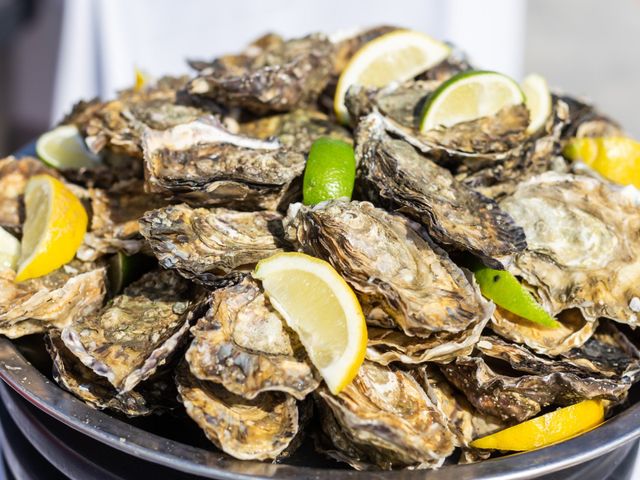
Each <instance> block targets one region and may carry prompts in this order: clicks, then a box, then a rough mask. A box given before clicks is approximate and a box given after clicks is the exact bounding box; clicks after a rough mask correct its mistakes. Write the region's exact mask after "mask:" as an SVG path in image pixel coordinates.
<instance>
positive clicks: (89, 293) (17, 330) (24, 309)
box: [0, 260, 106, 338]
mask: <svg viewBox="0 0 640 480" xmlns="http://www.w3.org/2000/svg"><path fill="white" fill-rule="evenodd" d="M14 278H15V272H14V271H13V270H9V269H7V270H2V271H0V333H2V334H3V335H6V336H7V337H9V338H17V337H21V336H23V335H29V334H31V333H38V332H44V331H46V330H47V329H49V328H52V327H56V328H62V327H65V326H67V325H69V324H71V323H72V322H74V321H77V320H78V319H80V318H82V317H84V316H86V315H90V314H92V313H93V312H95V311H97V310H98V309H99V308H100V307H101V306H102V301H103V300H104V297H105V294H106V273H105V269H104V267H99V266H96V265H95V264H90V263H83V262H79V261H77V260H74V261H72V262H71V263H69V264H67V265H64V266H63V267H61V268H59V269H58V270H56V271H54V272H52V273H50V274H48V275H45V276H43V277H38V278H33V279H31V280H26V281H24V282H20V283H15V282H14Z"/></svg>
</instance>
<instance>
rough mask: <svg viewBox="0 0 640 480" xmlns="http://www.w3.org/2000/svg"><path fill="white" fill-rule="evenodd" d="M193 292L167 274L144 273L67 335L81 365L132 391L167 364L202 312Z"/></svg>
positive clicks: (122, 389) (121, 389)
mask: <svg viewBox="0 0 640 480" xmlns="http://www.w3.org/2000/svg"><path fill="white" fill-rule="evenodd" d="M194 296H195V295H194V288H193V287H192V286H191V285H190V284H189V283H188V282H187V281H186V280H184V279H182V278H181V277H180V276H178V275H177V274H175V273H173V272H171V271H168V270H164V271H153V272H149V273H147V274H145V275H144V276H142V277H141V278H140V279H139V280H137V281H136V282H134V283H132V284H131V285H129V286H128V287H127V288H125V290H124V292H123V293H122V294H121V295H118V296H117V297H115V298H114V299H113V300H111V301H110V302H109V303H108V304H107V305H106V307H105V308H104V309H103V310H101V311H100V312H99V313H97V314H93V315H88V316H85V317H83V318H80V319H77V320H76V321H75V322H73V323H72V324H71V325H68V326H66V327H65V328H64V329H63V330H62V340H63V341H64V343H65V345H66V346H67V348H68V349H69V350H70V351H71V352H72V353H73V354H74V355H76V356H77V357H78V358H79V359H80V361H81V362H82V363H84V364H85V365H86V366H87V367H89V368H90V369H91V370H93V371H94V372H95V373H96V374H98V375H100V376H102V377H106V378H107V380H109V382H110V383H111V384H112V385H113V386H114V387H115V388H116V389H117V390H118V391H119V392H120V393H125V392H128V391H130V390H132V389H133V388H134V387H135V386H136V385H137V384H138V383H140V382H141V381H143V380H145V379H147V378H149V377H150V376H151V375H153V373H155V371H156V370H157V369H158V367H160V366H161V365H163V364H164V363H165V362H166V361H167V359H168V358H169V356H170V355H171V354H172V353H173V351H174V350H175V349H176V348H177V347H178V346H179V344H180V342H181V341H182V340H183V337H184V336H185V335H186V334H187V332H188V330H189V320H190V319H191V318H192V317H193V316H194V315H195V311H196V310H197V308H196V306H197V304H196V301H195V300H194Z"/></svg>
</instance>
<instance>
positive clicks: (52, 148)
mask: <svg viewBox="0 0 640 480" xmlns="http://www.w3.org/2000/svg"><path fill="white" fill-rule="evenodd" d="M36 153H37V154H38V157H40V160H42V161H43V162H44V163H46V164H47V165H49V166H50V167H53V168H57V169H58V170H64V169H68V168H92V167H95V166H96V165H99V164H100V157H99V156H98V155H96V154H94V153H93V152H91V151H89V149H88V148H87V146H86V145H85V143H84V140H83V139H82V136H81V135H80V132H78V129H77V128H76V126H75V125H62V126H60V127H57V128H54V129H53V130H51V131H49V132H47V133H44V134H42V135H41V136H40V138H38V141H37V142H36Z"/></svg>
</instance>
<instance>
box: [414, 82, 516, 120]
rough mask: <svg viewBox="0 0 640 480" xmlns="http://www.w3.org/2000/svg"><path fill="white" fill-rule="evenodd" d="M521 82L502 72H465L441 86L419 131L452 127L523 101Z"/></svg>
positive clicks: (425, 107)
mask: <svg viewBox="0 0 640 480" xmlns="http://www.w3.org/2000/svg"><path fill="white" fill-rule="evenodd" d="M524 98H525V97H524V94H523V93H522V90H520V87H519V86H518V84H517V83H516V82H515V81H514V80H512V79H511V78H509V77H507V76H506V75H502V74H501V73H496V72H486V71H472V72H462V73H459V74H457V75H455V76H453V77H451V78H450V79H449V80H447V81H446V82H444V83H443V84H442V85H440V86H439V87H438V88H437V89H436V91H435V92H433V93H432V94H431V95H430V96H429V99H428V100H427V102H426V104H425V106H424V109H423V110H422V120H421V122H420V131H421V132H426V131H428V130H432V129H434V128H436V127H440V126H443V127H451V126H452V125H455V124H456V123H461V122H468V121H470V120H475V119H477V118H480V117H488V116H491V115H495V114H496V113H498V112H499V111H500V110H501V109H502V108H504V107H508V106H510V105H518V104H520V103H523V102H524Z"/></svg>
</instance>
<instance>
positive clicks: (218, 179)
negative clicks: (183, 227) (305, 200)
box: [143, 117, 305, 210]
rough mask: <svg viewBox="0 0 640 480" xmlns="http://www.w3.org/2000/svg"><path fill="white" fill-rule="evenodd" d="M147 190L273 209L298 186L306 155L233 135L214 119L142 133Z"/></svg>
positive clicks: (207, 202) (198, 201) (201, 201)
mask: <svg viewBox="0 0 640 480" xmlns="http://www.w3.org/2000/svg"><path fill="white" fill-rule="evenodd" d="M143 146H144V152H145V153H144V156H145V178H146V182H147V185H146V186H147V190H148V191H150V192H157V193H164V194H172V195H173V196H174V197H176V198H178V199H181V200H184V201H186V202H188V203H190V204H194V203H195V204H198V205H214V206H226V207H231V208H233V207H237V208H240V209H242V210H249V209H263V210H276V208H277V207H278V206H279V205H281V204H282V205H286V204H287V203H288V202H289V201H290V200H291V198H292V197H294V196H295V195H296V194H297V193H298V191H299V188H300V185H299V183H300V182H296V180H299V177H300V176H301V175H302V172H303V170H304V165H305V157H304V155H303V154H301V153H299V152H294V151H292V150H288V149H286V148H283V147H282V146H281V145H280V143H279V142H277V141H263V140H258V139H255V138H250V137H244V136H240V135H234V134H232V133H230V132H228V131H227V130H225V129H224V128H223V127H222V126H221V125H220V124H219V123H217V122H216V121H215V119H214V118H213V117H209V118H204V119H200V120H197V121H195V122H191V123H187V124H183V125H179V126H177V127H174V128H171V129H168V130H164V131H158V130H148V131H147V132H146V133H145V135H144V137H143Z"/></svg>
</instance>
